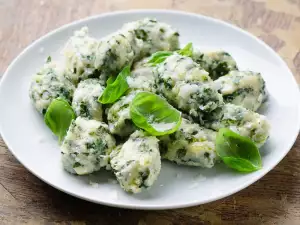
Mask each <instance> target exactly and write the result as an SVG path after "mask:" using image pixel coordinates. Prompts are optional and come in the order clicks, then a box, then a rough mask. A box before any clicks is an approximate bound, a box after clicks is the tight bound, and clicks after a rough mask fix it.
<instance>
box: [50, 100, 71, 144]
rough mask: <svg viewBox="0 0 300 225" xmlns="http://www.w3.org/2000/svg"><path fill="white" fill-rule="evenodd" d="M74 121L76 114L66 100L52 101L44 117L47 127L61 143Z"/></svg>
mask: <svg viewBox="0 0 300 225" xmlns="http://www.w3.org/2000/svg"><path fill="white" fill-rule="evenodd" d="M74 119H75V113H74V111H73V109H72V107H71V106H70V105H69V103H68V102H67V101H66V100H64V99H61V98H57V99H54V100H52V102H51V104H50V105H49V107H48V109H47V111H46V114H45V116H44V121H45V123H46V125H47V126H48V127H49V128H50V130H51V131H52V132H53V133H54V134H55V135H56V136H57V137H58V140H59V142H60V143H61V142H62V140H63V138H64V137H65V135H66V133H67V131H68V129H69V126H70V124H71V122H72V120H74Z"/></svg>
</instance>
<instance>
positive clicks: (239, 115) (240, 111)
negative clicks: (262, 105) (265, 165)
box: [205, 103, 270, 147]
mask: <svg viewBox="0 0 300 225" xmlns="http://www.w3.org/2000/svg"><path fill="white" fill-rule="evenodd" d="M205 119H206V122H205V126H206V127H208V128H211V129H213V130H216V131H218V130H219V129H221V128H224V127H226V128H229V129H231V130H232V131H233V132H236V133H238V134H240V135H242V136H246V137H249V138H251V139H252V141H253V142H254V143H255V144H256V145H257V146H258V147H260V146H262V145H263V144H264V143H265V142H266V140H267V139H268V137H269V132H270V125H269V122H268V121H267V119H266V117H265V116H263V115H260V114H258V113H255V112H252V111H250V110H248V109H246V108H244V107H242V106H237V105H233V104H230V103H227V104H225V105H224V106H223V107H222V108H220V109H219V110H216V111H215V112H213V113H211V114H209V115H207V116H206V118H205Z"/></svg>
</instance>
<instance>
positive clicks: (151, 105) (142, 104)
mask: <svg viewBox="0 0 300 225" xmlns="http://www.w3.org/2000/svg"><path fill="white" fill-rule="evenodd" d="M130 115H131V119H132V121H133V123H134V124H135V125H136V126H137V127H139V128H142V129H144V130H145V131H147V132H148V133H150V134H151V135H153V136H161V135H165V134H171V133H173V132H175V131H176V130H177V129H178V128H179V126H180V124H181V112H179V111H178V110H176V109H175V108H174V107H173V106H171V105H170V104H169V103H168V102H167V101H166V100H164V99H162V98H161V97H159V96H158V95H155V94H153V93H150V92H140V93H137V94H136V96H135V97H134V99H133V101H132V103H131V105H130Z"/></svg>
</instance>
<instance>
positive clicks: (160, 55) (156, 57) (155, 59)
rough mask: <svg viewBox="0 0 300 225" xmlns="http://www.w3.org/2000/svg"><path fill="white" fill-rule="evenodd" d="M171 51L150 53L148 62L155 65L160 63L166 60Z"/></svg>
mask: <svg viewBox="0 0 300 225" xmlns="http://www.w3.org/2000/svg"><path fill="white" fill-rule="evenodd" d="M172 54H173V52H170V51H159V52H155V53H154V54H152V56H151V58H150V59H149V61H148V63H149V64H150V65H151V66H156V65H157V64H159V63H162V62H163V61H165V60H166V58H167V57H168V56H170V55H172Z"/></svg>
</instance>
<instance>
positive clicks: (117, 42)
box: [95, 18, 179, 76]
mask: <svg viewBox="0 0 300 225" xmlns="http://www.w3.org/2000/svg"><path fill="white" fill-rule="evenodd" d="M178 46H179V42H178V32H177V31H176V30H174V29H173V28H171V27H170V26H169V25H167V24H164V23H160V22H157V21H156V20H152V19H147V18H146V19H143V20H138V21H135V22H131V23H127V24H125V25H124V26H123V27H122V29H121V30H119V31H117V32H115V33H113V34H111V35H109V36H107V37H105V38H103V39H101V40H100V41H99V46H98V48H97V50H96V60H95V67H96V68H97V69H98V70H99V71H101V73H103V74H106V76H110V75H111V74H116V73H117V72H118V71H120V70H121V69H122V68H123V67H125V66H126V65H129V64H131V63H133V62H135V61H137V60H139V59H141V58H143V57H144V56H148V55H150V54H152V53H154V52H156V51H164V50H165V51H167V50H175V49H177V48H178Z"/></svg>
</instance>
